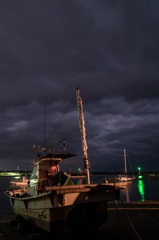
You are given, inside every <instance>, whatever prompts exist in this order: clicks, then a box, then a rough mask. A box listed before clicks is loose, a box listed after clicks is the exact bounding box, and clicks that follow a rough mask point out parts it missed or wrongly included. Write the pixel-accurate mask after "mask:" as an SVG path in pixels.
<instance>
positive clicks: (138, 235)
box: [120, 195, 141, 240]
mask: <svg viewBox="0 0 159 240" xmlns="http://www.w3.org/2000/svg"><path fill="white" fill-rule="evenodd" d="M120 199H121V202H122V204H123V207H124V210H125V213H126V216H127V218H128V220H129V222H130V224H131V226H132V228H133V230H134V232H135V234H136V236H137V237H138V239H139V240H141V238H140V236H139V234H138V233H137V231H136V229H135V228H134V225H133V224H132V221H131V219H130V218H129V215H128V213H127V211H126V209H125V206H124V203H123V200H122V198H121V195H120Z"/></svg>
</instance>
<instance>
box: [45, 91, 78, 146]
mask: <svg viewBox="0 0 159 240" xmlns="http://www.w3.org/2000/svg"><path fill="white" fill-rule="evenodd" d="M75 96H76V94H75V95H74V96H73V98H72V100H71V101H70V103H69V105H68V107H67V108H66V110H65V112H64V113H63V115H62V116H61V118H60V120H59V121H58V123H57V124H56V126H55V128H54V129H53V131H52V132H51V134H50V136H49V137H48V139H47V140H46V141H45V144H46V143H47V141H48V140H49V138H50V137H51V135H52V134H53V132H54V131H55V129H56V128H57V126H58V125H59V123H60V122H61V120H62V118H63V117H64V115H65V113H66V112H67V110H68V109H69V107H70V105H71V103H72V102H73V100H74V98H75Z"/></svg>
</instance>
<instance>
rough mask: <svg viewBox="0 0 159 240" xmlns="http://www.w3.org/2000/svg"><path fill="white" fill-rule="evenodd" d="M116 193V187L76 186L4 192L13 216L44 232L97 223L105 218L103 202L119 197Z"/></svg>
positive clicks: (93, 226)
mask: <svg viewBox="0 0 159 240" xmlns="http://www.w3.org/2000/svg"><path fill="white" fill-rule="evenodd" d="M88 190H89V191H88ZM62 191H63V190H62ZM82 191H83V192H82ZM119 194H120V190H119V189H109V190H107V191H106V190H104V189H101V190H98V191H97V190H90V189H87V188H82V189H81V188H79V189H78V190H76V191H75V190H74V192H67V191H66V190H65V193H63V192H61V190H60V192H58V193H57V191H56V192H55V191H49V192H48V193H45V194H41V195H37V196H34V197H25V198H21V197H20V198H18V197H14V196H9V195H8V196H9V198H10V202H11V205H12V207H13V211H14V212H15V214H16V215H17V216H21V217H22V218H23V219H25V220H27V221H28V222H30V223H32V224H34V225H36V226H38V227H40V228H42V229H44V230H46V231H48V232H55V231H56V232H58V233H59V232H60V233H65V232H66V231H67V230H68V229H70V228H79V227H87V228H98V227H100V226H101V225H102V224H103V223H105V222H106V221H107V202H108V201H111V200H117V199H119Z"/></svg>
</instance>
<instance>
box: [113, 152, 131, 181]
mask: <svg viewBox="0 0 159 240" xmlns="http://www.w3.org/2000/svg"><path fill="white" fill-rule="evenodd" d="M124 163H125V174H123V175H119V176H118V177H115V181H117V182H131V181H133V180H134V179H135V176H133V177H128V174H127V166H126V150H125V148H124Z"/></svg>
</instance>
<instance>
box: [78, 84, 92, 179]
mask: <svg viewBox="0 0 159 240" xmlns="http://www.w3.org/2000/svg"><path fill="white" fill-rule="evenodd" d="M76 96H77V108H78V122H79V128H80V132H81V140H82V149H83V159H84V168H85V169H86V174H87V184H90V177H89V168H90V164H89V159H88V153H87V148H88V147H87V142H86V130H85V126H84V115H83V106H82V99H81V96H80V90H79V88H76Z"/></svg>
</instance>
